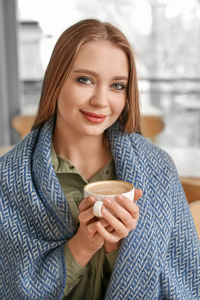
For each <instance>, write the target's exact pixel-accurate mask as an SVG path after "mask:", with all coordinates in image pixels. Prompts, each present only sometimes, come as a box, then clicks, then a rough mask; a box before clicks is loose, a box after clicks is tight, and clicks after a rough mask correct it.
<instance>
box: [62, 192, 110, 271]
mask: <svg viewBox="0 0 200 300" xmlns="http://www.w3.org/2000/svg"><path fill="white" fill-rule="evenodd" d="M95 201H96V199H95V198H94V197H91V196H90V197H87V198H85V199H83V201H82V202H81V204H80V205H79V211H80V214H79V221H80V225H79V229H78V231H77V233H76V234H75V235H74V236H73V238H71V239H70V240H69V241H68V246H69V248H70V251H71V252H72V254H73V256H74V258H75V259H76V261H77V262H78V263H79V264H80V265H81V266H82V267H84V266H86V264H87V263H88V261H89V260H90V259H91V257H92V256H93V255H94V254H95V253H96V252H97V251H98V250H99V249H100V248H101V247H102V246H103V245H104V238H103V237H102V236H101V234H100V233H99V232H98V230H97V228H96V223H97V222H98V219H97V218H96V217H95V216H94V213H93V205H94V202H95ZM101 225H102V226H103V227H107V226H108V223H107V222H106V220H105V219H102V220H101Z"/></svg>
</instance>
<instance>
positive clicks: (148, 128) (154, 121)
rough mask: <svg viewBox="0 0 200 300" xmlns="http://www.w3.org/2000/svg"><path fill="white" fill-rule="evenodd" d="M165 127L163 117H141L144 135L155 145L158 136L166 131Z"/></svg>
mask: <svg viewBox="0 0 200 300" xmlns="http://www.w3.org/2000/svg"><path fill="white" fill-rule="evenodd" d="M164 126H165V125H164V121H163V119H162V117H161V116H146V115H143V116H141V130H142V134H143V135H144V136H145V137H147V138H149V139H150V140H151V141H152V142H153V143H155V142H156V136H157V135H158V134H159V133H160V132H161V131H162V130H163V129H164Z"/></svg>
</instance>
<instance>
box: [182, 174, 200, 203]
mask: <svg viewBox="0 0 200 300" xmlns="http://www.w3.org/2000/svg"><path fill="white" fill-rule="evenodd" d="M181 183H182V186H183V189H184V192H185V195H186V198H187V200H188V203H191V202H193V201H196V200H199V199H200V179H199V178H187V177H182V178H181Z"/></svg>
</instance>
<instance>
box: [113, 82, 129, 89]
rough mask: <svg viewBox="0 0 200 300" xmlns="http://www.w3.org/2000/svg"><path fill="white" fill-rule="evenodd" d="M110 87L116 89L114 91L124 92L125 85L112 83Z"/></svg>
mask: <svg viewBox="0 0 200 300" xmlns="http://www.w3.org/2000/svg"><path fill="white" fill-rule="evenodd" d="M112 86H113V87H114V89H116V90H124V89H125V88H126V87H125V85H124V84H122V83H114V84H113V85H112Z"/></svg>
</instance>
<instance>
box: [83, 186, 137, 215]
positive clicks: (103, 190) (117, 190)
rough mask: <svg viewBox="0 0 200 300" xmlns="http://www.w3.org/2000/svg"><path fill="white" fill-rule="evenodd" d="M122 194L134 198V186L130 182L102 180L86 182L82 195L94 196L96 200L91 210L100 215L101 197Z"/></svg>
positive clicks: (112, 196) (113, 197)
mask: <svg viewBox="0 0 200 300" xmlns="http://www.w3.org/2000/svg"><path fill="white" fill-rule="evenodd" d="M118 195H123V196H125V197H127V198H129V199H130V200H131V201H133V200H134V187H133V185H132V184H131V183H129V182H125V181H120V180H102V181H96V182H91V183H88V184H87V185H86V186H85V187H84V197H85V198H86V197H88V196H94V197H95V198H96V199H97V201H96V202H95V203H94V207H93V212H94V215H95V216H97V217H102V214H101V208H102V205H103V199H104V198H106V197H109V198H111V199H115V197H116V196H118Z"/></svg>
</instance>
